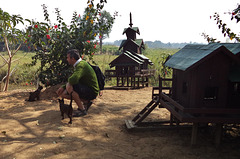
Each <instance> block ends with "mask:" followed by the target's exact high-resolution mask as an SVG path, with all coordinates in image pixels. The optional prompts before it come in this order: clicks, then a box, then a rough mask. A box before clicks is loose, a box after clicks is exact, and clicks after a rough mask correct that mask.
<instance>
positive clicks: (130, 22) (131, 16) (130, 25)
mask: <svg viewBox="0 0 240 159" xmlns="http://www.w3.org/2000/svg"><path fill="white" fill-rule="evenodd" d="M129 25H130V27H131V28H132V26H133V24H132V13H131V12H130V24H129Z"/></svg>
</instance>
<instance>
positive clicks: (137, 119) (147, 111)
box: [132, 96, 160, 125]
mask: <svg viewBox="0 0 240 159" xmlns="http://www.w3.org/2000/svg"><path fill="white" fill-rule="evenodd" d="M159 101H160V100H159V97H158V96H156V97H155V98H153V99H152V101H151V102H149V103H148V104H147V106H146V107H144V108H143V110H142V111H141V112H140V113H138V114H137V115H136V116H135V117H134V118H133V120H132V121H133V122H134V123H135V125H137V124H139V123H140V122H142V121H143V120H144V119H145V118H146V117H147V116H148V115H149V114H150V113H151V112H152V111H153V110H154V109H155V108H156V107H157V106H158V105H159Z"/></svg>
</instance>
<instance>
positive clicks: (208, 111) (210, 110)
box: [183, 108, 240, 114]
mask: <svg viewBox="0 0 240 159" xmlns="http://www.w3.org/2000/svg"><path fill="white" fill-rule="evenodd" d="M183 112H186V113H195V114H197V113H199V114H240V109H231V108H229V109H226V108H223V109H222V108H184V109H183Z"/></svg>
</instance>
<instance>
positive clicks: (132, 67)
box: [105, 13, 155, 88]
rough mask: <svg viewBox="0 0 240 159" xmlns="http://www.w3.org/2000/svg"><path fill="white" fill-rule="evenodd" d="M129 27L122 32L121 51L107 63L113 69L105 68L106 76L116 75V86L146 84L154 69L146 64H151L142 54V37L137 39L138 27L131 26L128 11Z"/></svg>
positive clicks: (134, 86)
mask: <svg viewBox="0 0 240 159" xmlns="http://www.w3.org/2000/svg"><path fill="white" fill-rule="evenodd" d="M129 25H130V27H128V28H125V29H124V31H123V34H126V36H127V39H126V40H123V41H122V43H121V45H120V47H119V50H121V49H122V53H121V54H120V55H119V56H118V57H117V58H116V59H114V60H113V61H112V62H111V63H110V64H109V65H110V68H113V67H115V70H106V71H105V75H106V77H107V78H108V77H110V78H112V77H116V78H117V87H128V88H129V87H131V88H139V87H144V86H148V78H149V77H150V76H153V75H154V73H155V70H153V69H149V68H148V65H153V63H152V62H151V60H150V59H149V58H147V57H146V56H144V55H143V54H142V49H144V42H143V39H137V34H140V31H139V28H138V27H132V25H133V24H132V16H131V13H130V24H129Z"/></svg>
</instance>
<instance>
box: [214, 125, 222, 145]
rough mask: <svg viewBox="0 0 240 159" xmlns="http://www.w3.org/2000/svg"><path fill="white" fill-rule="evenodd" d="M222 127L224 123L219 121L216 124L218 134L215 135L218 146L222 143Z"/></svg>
mask: <svg viewBox="0 0 240 159" xmlns="http://www.w3.org/2000/svg"><path fill="white" fill-rule="evenodd" d="M222 128H223V124H221V123H217V124H216V135H215V144H216V147H218V146H219V145H220V143H221V138H222Z"/></svg>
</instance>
